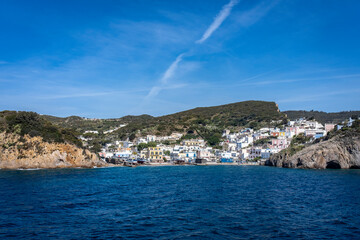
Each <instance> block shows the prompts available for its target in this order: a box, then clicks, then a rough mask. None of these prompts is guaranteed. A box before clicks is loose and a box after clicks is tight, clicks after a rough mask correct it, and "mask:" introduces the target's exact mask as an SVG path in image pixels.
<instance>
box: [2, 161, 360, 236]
mask: <svg viewBox="0 0 360 240" xmlns="http://www.w3.org/2000/svg"><path fill="white" fill-rule="evenodd" d="M51 238H53V239H114V238H118V239H268V238H276V239H295V238H296V239H359V238H360V170H355V169H354V170H300V169H281V168H273V167H264V166H169V167H137V168H125V167H120V168H98V169H57V170H33V171H29V170H27V171H26V170H23V171H20V170H17V171H15V170H13V171H10V170H0V239H51Z"/></svg>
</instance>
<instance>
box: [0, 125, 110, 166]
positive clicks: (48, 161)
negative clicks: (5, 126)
mask: <svg viewBox="0 0 360 240" xmlns="http://www.w3.org/2000/svg"><path fill="white" fill-rule="evenodd" d="M106 165H107V164H106V163H105V162H104V161H101V160H99V158H98V157H97V156H96V154H94V153H91V152H90V151H89V150H85V149H82V148H79V147H76V146H75V145H73V144H69V143H49V142H44V141H43V139H42V138H41V137H30V136H29V135H25V136H24V137H21V136H19V135H17V134H11V133H5V132H2V133H0V168H1V169H19V168H23V169H29V168H72V167H84V168H91V167H102V166H106Z"/></svg>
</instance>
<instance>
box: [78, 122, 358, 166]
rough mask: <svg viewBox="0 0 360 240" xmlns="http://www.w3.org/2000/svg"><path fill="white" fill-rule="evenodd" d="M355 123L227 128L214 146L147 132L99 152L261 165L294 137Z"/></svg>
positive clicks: (119, 157) (156, 160) (126, 158)
mask: <svg viewBox="0 0 360 240" xmlns="http://www.w3.org/2000/svg"><path fill="white" fill-rule="evenodd" d="M352 122H353V119H351V118H350V119H349V121H346V122H344V124H343V125H335V124H333V123H326V124H321V123H319V122H317V121H315V120H313V119H312V120H310V119H305V118H299V119H297V120H295V121H288V122H287V124H285V125H281V127H264V128H260V129H258V130H254V129H252V128H244V129H242V130H241V131H238V132H232V131H230V130H224V131H223V134H222V141H221V142H220V143H219V145H218V146H215V147H211V146H209V144H207V142H206V141H205V140H204V139H202V138H201V137H192V138H190V139H187V137H186V135H184V134H182V133H172V134H171V135H169V136H155V135H147V136H146V137H139V138H136V139H134V140H133V141H130V140H127V141H115V142H113V143H108V144H106V145H105V146H104V147H103V148H102V150H101V152H99V155H100V157H101V158H103V159H105V160H106V161H107V162H109V163H113V164H127V163H131V164H149V165H152V164H153V165H169V164H261V163H263V162H264V161H266V160H267V159H269V158H270V156H271V155H272V154H275V153H278V152H280V151H281V150H283V149H286V148H288V147H289V146H290V144H291V143H292V140H293V139H294V138H296V140H297V141H299V139H301V141H302V144H307V143H311V142H313V141H315V140H317V139H320V138H323V137H325V136H326V135H327V134H328V133H329V132H330V131H332V130H333V129H334V128H335V127H336V128H338V129H340V128H341V127H343V126H344V125H345V124H347V125H348V126H351V124H352ZM85 140H86V139H85Z"/></svg>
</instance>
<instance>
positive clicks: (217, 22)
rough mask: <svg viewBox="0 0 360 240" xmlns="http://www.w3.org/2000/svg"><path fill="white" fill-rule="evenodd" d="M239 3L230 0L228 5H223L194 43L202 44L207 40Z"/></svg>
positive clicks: (235, 0)
mask: <svg viewBox="0 0 360 240" xmlns="http://www.w3.org/2000/svg"><path fill="white" fill-rule="evenodd" d="M238 3H239V0H231V1H230V2H229V3H228V4H226V5H224V6H223V8H222V9H221V11H220V12H219V14H218V15H217V16H216V17H215V19H214V21H213V22H212V23H211V25H210V26H209V27H208V29H206V31H205V32H204V34H203V35H202V37H201V38H200V39H199V40H197V41H196V43H203V42H205V41H206V39H208V38H209V37H210V36H211V35H212V34H213V32H215V31H216V29H218V28H219V27H220V25H221V24H222V23H223V22H224V20H225V19H226V18H227V17H228V16H229V15H230V13H231V10H232V8H233V7H234V6H235V5H236V4H238Z"/></svg>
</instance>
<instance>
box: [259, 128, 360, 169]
mask: <svg viewBox="0 0 360 240" xmlns="http://www.w3.org/2000/svg"><path fill="white" fill-rule="evenodd" d="M265 165H267V166H276V167H285V168H315V169H325V168H334V169H340V168H343V169H348V168H360V133H359V132H357V131H347V132H343V133H341V134H337V135H336V136H335V137H333V138H331V139H329V140H326V141H322V142H319V143H315V144H313V145H310V146H308V147H305V148H304V149H302V150H301V151H299V152H297V153H295V154H294V155H290V154H289V153H288V152H286V151H283V152H280V153H278V154H275V155H273V156H271V157H270V159H269V160H267V161H266V163H265Z"/></svg>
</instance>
